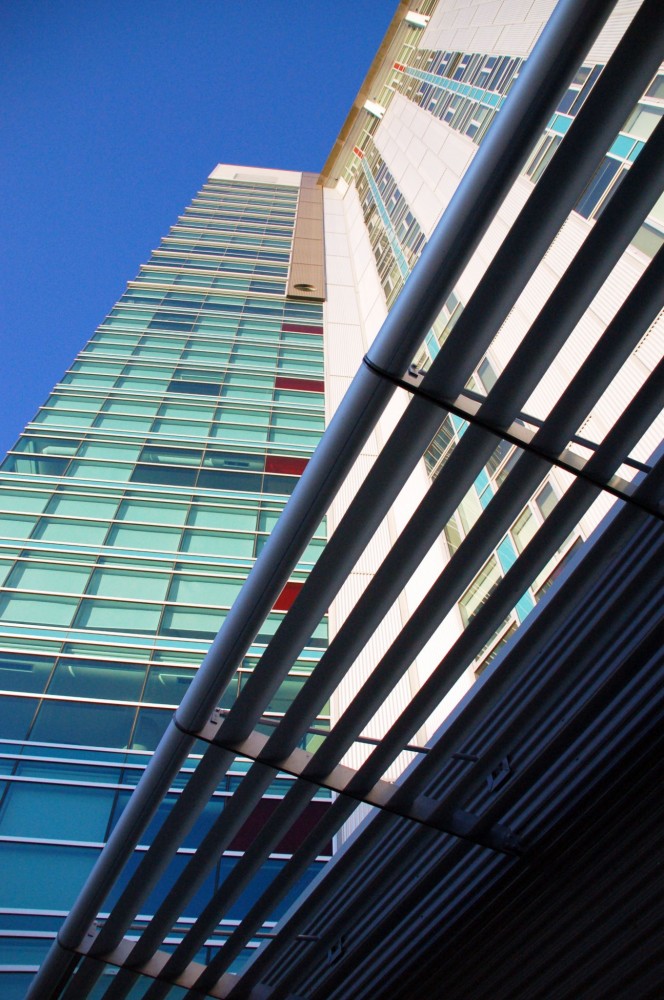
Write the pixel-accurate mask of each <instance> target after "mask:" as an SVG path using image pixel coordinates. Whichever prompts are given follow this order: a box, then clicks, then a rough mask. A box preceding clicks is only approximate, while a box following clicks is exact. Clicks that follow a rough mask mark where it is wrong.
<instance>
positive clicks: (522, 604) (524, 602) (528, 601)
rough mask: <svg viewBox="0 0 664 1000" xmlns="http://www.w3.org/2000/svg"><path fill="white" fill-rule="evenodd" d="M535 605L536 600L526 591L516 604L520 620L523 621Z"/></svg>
mask: <svg viewBox="0 0 664 1000" xmlns="http://www.w3.org/2000/svg"><path fill="white" fill-rule="evenodd" d="M534 607H535V602H534V601H533V599H532V597H531V596H530V594H529V593H528V592H527V591H526V593H525V594H524V595H523V597H522V598H520V600H519V602H518V603H517V606H516V613H517V615H518V616H519V621H520V622H522V621H523V620H524V619H525V618H526V617H527V615H529V614H530V612H531V611H532V610H533V608H534Z"/></svg>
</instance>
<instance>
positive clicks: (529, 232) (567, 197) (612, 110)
mask: <svg viewBox="0 0 664 1000" xmlns="http://www.w3.org/2000/svg"><path fill="white" fill-rule="evenodd" d="M646 40H647V44H644V43H646ZM663 45H664V9H663V8H662V6H661V4H660V3H659V2H658V0H645V2H644V3H643V4H642V6H641V8H640V10H639V11H638V12H637V13H636V14H635V16H634V18H633V20H632V23H631V24H630V25H629V27H628V28H627V31H626V32H625V34H624V36H623V38H622V39H621V41H620V42H619V43H618V46H617V48H616V50H615V52H614V54H613V55H612V57H611V59H610V60H609V62H608V63H607V65H606V66H605V68H604V70H603V72H602V73H601V75H600V77H599V78H598V80H597V83H596V84H595V86H594V87H593V89H592V90H591V92H590V94H589V95H588V98H587V100H586V101H585V102H584V104H583V107H582V108H581V110H580V111H579V113H578V115H577V116H576V117H575V119H574V121H573V122H572V125H571V126H570V129H569V131H568V132H567V135H566V136H565V140H564V142H563V143H561V145H560V148H559V149H558V151H557V153H556V156H555V157H554V159H553V160H552V162H551V164H550V165H549V168H548V169H547V170H546V172H545V173H544V175H543V176H542V178H541V179H540V181H539V183H538V184H537V185H536V186H535V187H534V189H533V191H532V192H531V194H530V196H529V198H528V200H527V202H526V204H525V205H524V207H523V209H522V210H521V212H520V213H519V215H518V217H517V219H516V221H515V222H514V224H513V225H512V227H511V229H510V231H509V233H508V235H507V236H506V238H505V240H504V241H503V243H502V245H501V246H500V248H499V249H498V251H497V253H496V255H495V256H494V258H493V260H492V261H491V263H490V264H489V266H488V268H487V270H486V272H485V274H484V276H483V278H482V280H481V281H480V284H479V285H478V287H477V289H476V290H475V292H474V293H473V295H472V297H471V299H470V301H469V302H468V303H467V304H466V307H465V309H464V310H463V312H462V313H461V315H460V316H459V319H458V321H457V323H456V324H455V326H454V329H453V330H452V331H451V333H450V335H449V337H448V338H447V340H446V341H445V343H444V344H443V345H442V347H441V349H440V352H439V354H438V356H437V357H436V359H435V361H434V363H433V364H432V366H431V368H430V369H429V372H430V373H432V372H434V371H436V373H437V375H438V373H439V372H443V373H444V378H445V383H446V385H445V390H444V394H445V395H447V396H456V395H458V394H459V393H460V392H461V391H462V390H463V387H464V384H465V381H466V378H467V375H466V371H467V370H471V369H472V368H473V366H474V365H475V363H476V360H477V356H478V355H480V354H483V353H484V352H485V351H486V350H487V348H488V347H489V345H490V342H491V340H492V339H493V336H494V334H495V332H496V331H497V330H498V328H499V327H500V325H501V324H502V323H503V321H504V320H505V319H506V317H507V315H508V313H509V311H510V310H511V308H512V305H513V303H514V301H515V300H516V298H517V297H518V295H519V294H520V293H521V291H522V290H523V288H524V287H525V285H526V284H527V281H528V280H529V278H530V276H531V273H532V271H534V269H535V267H536V265H537V264H538V263H539V261H540V259H541V258H542V257H543V256H544V254H545V252H546V251H547V250H548V248H549V245H550V243H551V242H552V240H553V239H554V237H555V236H556V234H557V233H558V231H559V229H560V228H561V226H562V225H563V223H564V222H565V219H566V218H567V215H568V214H569V212H570V211H571V210H572V209H573V208H574V205H575V204H576V202H577V200H578V198H579V197H580V195H581V194H582V192H583V189H584V187H585V186H586V184H587V180H588V176H589V175H590V174H591V173H592V171H593V170H594V168H595V166H596V164H597V162H599V161H600V160H601V158H602V157H603V156H604V154H605V152H606V150H607V148H608V147H609V146H610V145H611V143H612V141H613V139H614V137H615V135H616V134H617V133H618V132H619V131H620V128H621V126H622V125H623V124H624V121H625V118H626V117H627V115H628V114H629V113H630V111H631V110H632V108H633V106H634V104H636V102H637V101H638V99H639V97H640V96H641V95H642V93H643V91H644V89H645V88H646V87H647V86H648V83H649V82H650V79H651V78H652V76H653V75H654V73H655V72H656V71H657V69H658V67H659V64H660V62H661V52H662V47H663ZM530 58H532V56H531V57H530ZM528 62H530V59H529V60H528ZM527 66H528V64H526V67H525V69H524V73H523V74H522V76H521V77H520V80H519V82H522V81H523V79H525V76H526V73H527ZM517 86H518V84H517ZM502 114H504V109H503V110H501V115H502ZM501 115H499V116H498V118H497V121H500V117H501ZM489 136H490V133H489V135H488V136H487V139H486V140H485V141H486V142H488V141H490V139H489ZM480 148H482V147H480ZM644 151H645V150H644ZM635 165H636V164H635ZM608 208H609V206H608V205H607V209H606V210H607V211H608ZM598 221H599V220H598ZM597 224H598V223H596V225H597ZM632 235H633V234H632ZM372 360H373V361H374V362H375V363H377V364H380V362H379V360H378V359H377V358H375V357H374V358H372ZM381 367H385V368H387V369H388V370H390V371H392V372H393V373H394V374H398V373H399V368H398V366H394V365H393V366H391V367H390V365H389V363H388V364H385V365H382V364H381Z"/></svg>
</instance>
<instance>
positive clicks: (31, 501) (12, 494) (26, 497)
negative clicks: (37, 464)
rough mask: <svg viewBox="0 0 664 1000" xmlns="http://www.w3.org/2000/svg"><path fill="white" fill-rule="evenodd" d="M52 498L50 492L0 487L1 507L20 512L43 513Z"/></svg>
mask: <svg viewBox="0 0 664 1000" xmlns="http://www.w3.org/2000/svg"><path fill="white" fill-rule="evenodd" d="M50 498H51V494H50V492H48V493H46V492H42V493H39V492H36V491H35V492H32V491H28V490H13V489H0V509H2V510H7V511H16V512H17V513H18V514H28V513H32V514H41V512H42V511H43V510H44V508H45V507H46V504H47V503H48V501H49V500H50ZM33 523H34V522H33Z"/></svg>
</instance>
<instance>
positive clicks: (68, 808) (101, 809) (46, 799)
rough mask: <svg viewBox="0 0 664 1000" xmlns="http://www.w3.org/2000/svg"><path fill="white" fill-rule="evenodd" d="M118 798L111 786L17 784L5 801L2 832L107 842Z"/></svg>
mask: <svg viewBox="0 0 664 1000" xmlns="http://www.w3.org/2000/svg"><path fill="white" fill-rule="evenodd" d="M114 799H115V792H114V791H113V790H110V789H109V790H106V789H102V788H78V787H76V786H75V785H69V786H54V785H45V784H35V785H29V784H21V785H13V786H12V787H10V788H9V790H8V792H7V795H6V796H5V799H4V801H3V804H2V811H1V813H0V834H2V835H4V836H8V837H11V836H19V837H45V838H48V839H50V840H79V841H80V840H89V841H103V840H104V839H105V836H106V828H107V826H108V821H109V818H110V815H111V809H112V808H113V802H114Z"/></svg>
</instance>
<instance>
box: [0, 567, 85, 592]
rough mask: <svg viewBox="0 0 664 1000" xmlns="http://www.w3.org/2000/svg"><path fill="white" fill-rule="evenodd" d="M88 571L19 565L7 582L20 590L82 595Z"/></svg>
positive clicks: (75, 568) (82, 568)
mask: <svg viewBox="0 0 664 1000" xmlns="http://www.w3.org/2000/svg"><path fill="white" fill-rule="evenodd" d="M89 574H90V570H89V569H88V568H87V567H86V566H62V565H53V564H48V563H39V562H34V563H25V562H24V563H19V564H18V565H17V566H16V568H15V569H14V571H13V573H12V574H11V576H10V577H9V580H8V581H7V586H8V587H18V588H20V589H21V590H52V591H55V592H56V593H58V594H82V593H83V590H84V589H85V584H86V583H87V579H88V576H89Z"/></svg>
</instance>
